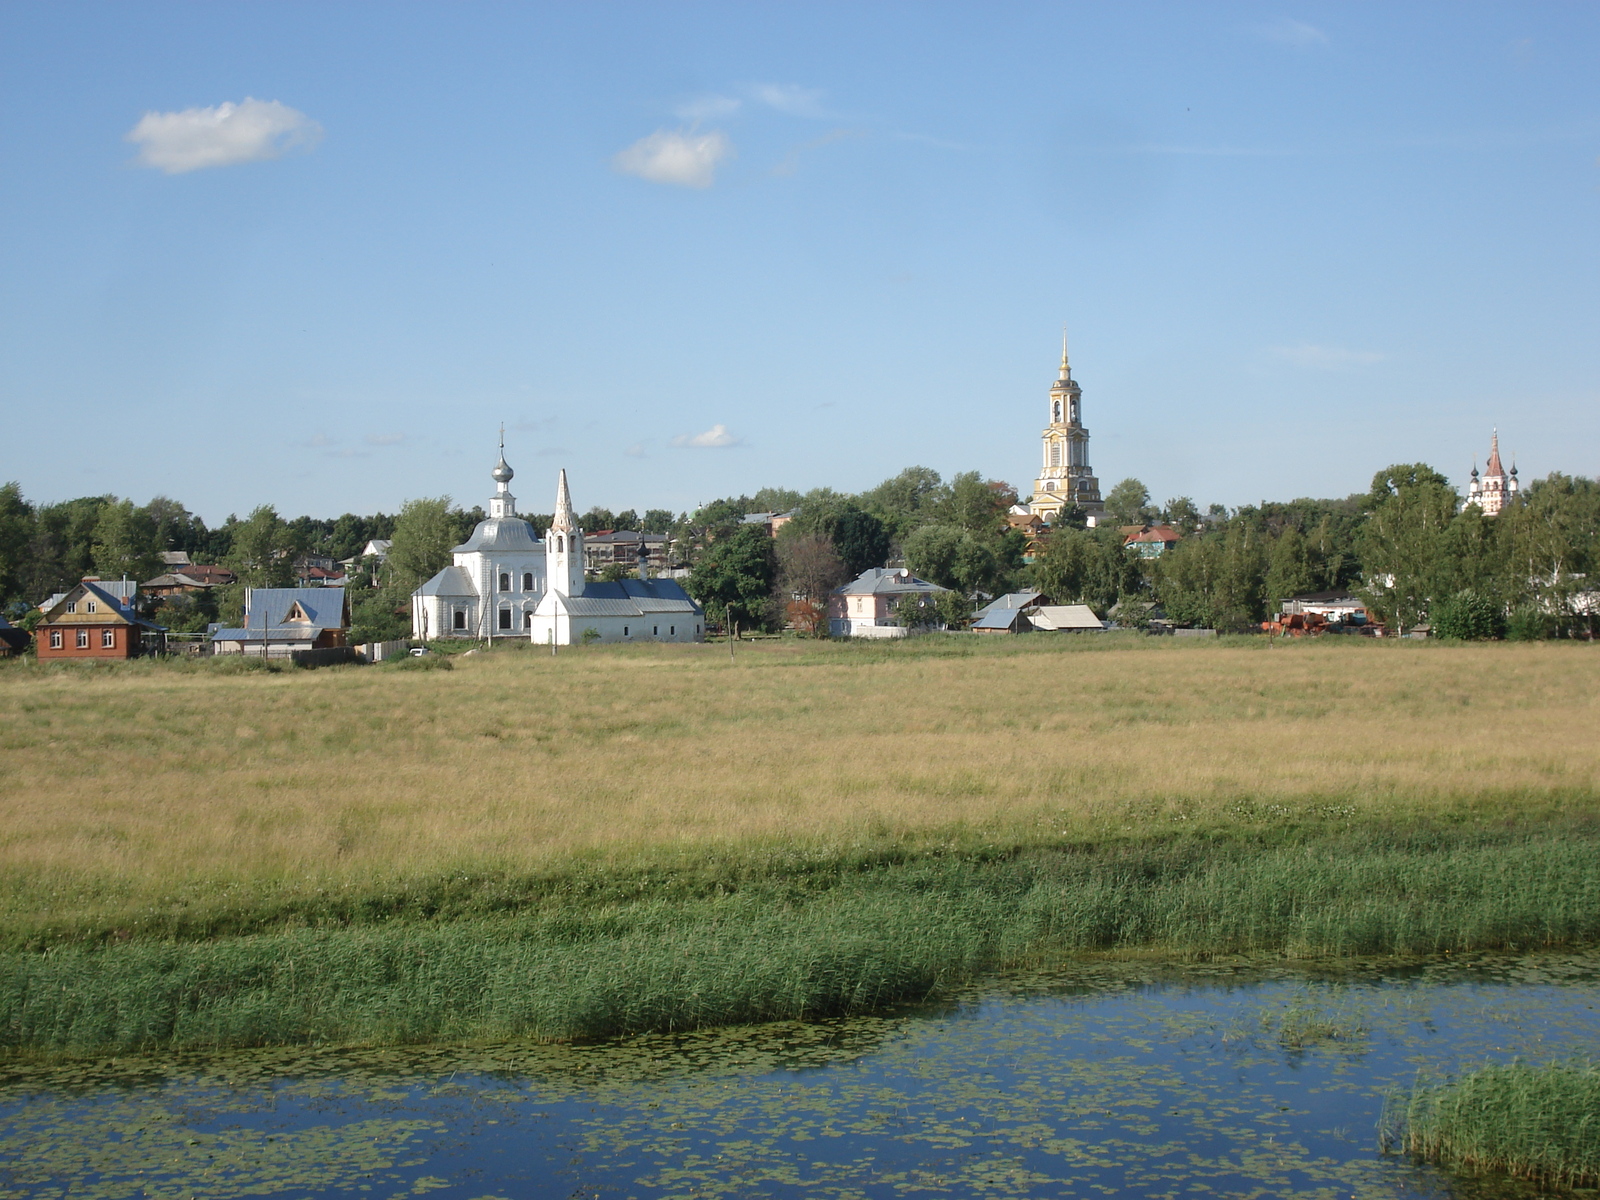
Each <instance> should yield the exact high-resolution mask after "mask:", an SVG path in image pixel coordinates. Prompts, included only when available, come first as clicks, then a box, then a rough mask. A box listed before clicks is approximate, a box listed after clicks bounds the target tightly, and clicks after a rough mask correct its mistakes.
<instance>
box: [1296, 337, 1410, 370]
mask: <svg viewBox="0 0 1600 1200" xmlns="http://www.w3.org/2000/svg"><path fill="white" fill-rule="evenodd" d="M1270 353H1271V354H1272V356H1273V357H1274V358H1276V359H1278V360H1280V361H1282V362H1286V363H1289V364H1290V365H1291V366H1296V367H1305V368H1308V369H1310V370H1313V371H1343V370H1347V369H1348V368H1350V367H1369V366H1371V365H1372V364H1373V363H1380V362H1383V361H1384V359H1386V358H1388V357H1389V356H1388V355H1387V354H1383V353H1380V352H1379V351H1377V350H1347V349H1345V348H1344V347H1343V346H1314V345H1312V344H1310V343H1309V342H1306V343H1302V344H1301V345H1298V346H1274V347H1273V348H1272V349H1271V351H1270Z"/></svg>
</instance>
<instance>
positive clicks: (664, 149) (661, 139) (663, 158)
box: [611, 129, 734, 188]
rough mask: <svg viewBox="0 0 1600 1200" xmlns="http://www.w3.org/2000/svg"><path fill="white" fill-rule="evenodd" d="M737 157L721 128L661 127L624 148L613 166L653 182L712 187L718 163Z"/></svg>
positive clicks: (613, 161) (626, 173)
mask: <svg viewBox="0 0 1600 1200" xmlns="http://www.w3.org/2000/svg"><path fill="white" fill-rule="evenodd" d="M733 156H734V152H733V143H732V142H730V141H729V140H728V137H727V135H726V134H724V133H721V132H720V131H717V130H713V131H712V132H710V133H695V132H693V131H692V130H678V131H677V132H671V131H669V130H665V129H660V130H657V131H656V132H655V133H652V134H651V135H650V136H649V137H647V138H640V139H639V140H638V141H637V142H635V143H634V144H633V145H631V146H629V147H628V148H627V149H626V150H623V151H621V152H620V153H619V154H617V156H616V157H615V158H613V159H612V160H611V165H612V167H613V168H615V169H616V170H618V171H621V172H622V173H623V174H624V175H637V176H638V177H639V178H640V179H648V180H649V181H650V182H651V183H673V184H677V185H678V186H679V187H692V188H708V187H710V186H711V184H712V183H713V182H714V181H715V178H716V171H717V164H718V163H720V162H722V160H723V159H725V158H732V157H733Z"/></svg>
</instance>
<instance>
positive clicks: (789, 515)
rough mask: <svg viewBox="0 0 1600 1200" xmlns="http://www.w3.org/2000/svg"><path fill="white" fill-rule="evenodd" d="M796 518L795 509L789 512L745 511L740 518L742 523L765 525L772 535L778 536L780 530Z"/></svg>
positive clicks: (768, 532) (769, 534)
mask: <svg viewBox="0 0 1600 1200" xmlns="http://www.w3.org/2000/svg"><path fill="white" fill-rule="evenodd" d="M793 519H794V512H793V510H791V511H789V512H758V513H745V514H744V516H742V517H740V518H739V524H741V525H765V526H766V528H767V534H768V536H770V537H777V536H778V530H780V529H782V528H783V527H784V526H785V525H787V524H788V523H789V522H790V521H792V520H793Z"/></svg>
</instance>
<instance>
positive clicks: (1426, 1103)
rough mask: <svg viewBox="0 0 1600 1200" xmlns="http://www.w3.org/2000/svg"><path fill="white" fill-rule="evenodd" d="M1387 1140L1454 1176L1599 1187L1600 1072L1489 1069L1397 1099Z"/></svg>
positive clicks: (1556, 1067)
mask: <svg viewBox="0 0 1600 1200" xmlns="http://www.w3.org/2000/svg"><path fill="white" fill-rule="evenodd" d="M1385 1125H1386V1135H1387V1137H1388V1138H1389V1139H1390V1140H1391V1141H1394V1142H1398V1144H1399V1145H1400V1146H1401V1147H1402V1148H1403V1149H1405V1150H1406V1151H1408V1152H1409V1153H1411V1154H1414V1155H1415V1156H1417V1157H1418V1158H1420V1159H1423V1160H1424V1161H1427V1162H1432V1163H1436V1164H1438V1165H1440V1166H1443V1167H1447V1168H1451V1169H1453V1170H1465V1171H1481V1172H1490V1171H1497V1172H1503V1173H1505V1174H1508V1175H1515V1176H1518V1177H1520V1178H1523V1179H1531V1180H1535V1181H1537V1182H1538V1183H1540V1184H1543V1185H1545V1186H1551V1187H1558V1188H1574V1187H1593V1186H1595V1185H1597V1184H1600V1067H1597V1066H1596V1065H1595V1064H1593V1063H1548V1064H1543V1065H1532V1064H1528V1063H1521V1062H1516V1063H1510V1064H1505V1065H1490V1066H1485V1067H1480V1068H1479V1069H1478V1070H1476V1071H1471V1072H1468V1073H1467V1074H1465V1075H1462V1076H1461V1077H1459V1078H1457V1079H1453V1080H1450V1081H1448V1082H1445V1083H1440V1084H1433V1085H1427V1084H1419V1085H1418V1086H1417V1087H1416V1088H1414V1089H1413V1090H1412V1092H1411V1093H1410V1095H1409V1096H1405V1097H1403V1098H1401V1099H1399V1100H1397V1101H1391V1103H1390V1107H1389V1110H1388V1111H1387V1112H1386V1113H1385Z"/></svg>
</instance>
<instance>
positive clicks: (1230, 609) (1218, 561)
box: [1154, 516, 1267, 632]
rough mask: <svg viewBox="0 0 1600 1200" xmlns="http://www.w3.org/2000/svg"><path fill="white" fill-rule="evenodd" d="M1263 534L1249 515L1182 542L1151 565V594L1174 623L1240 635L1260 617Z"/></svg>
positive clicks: (1264, 592)
mask: <svg viewBox="0 0 1600 1200" xmlns="http://www.w3.org/2000/svg"><path fill="white" fill-rule="evenodd" d="M1264 543H1265V534H1264V533H1263V531H1262V529H1261V527H1260V525H1259V524H1258V523H1257V522H1256V521H1255V520H1253V519H1251V518H1250V517H1249V516H1245V517H1243V518H1241V517H1237V516H1236V517H1234V518H1233V519H1232V520H1230V521H1229V522H1228V523H1227V525H1226V526H1225V527H1224V528H1222V529H1217V530H1210V531H1208V532H1206V533H1203V534H1197V535H1196V536H1194V537H1190V538H1184V539H1183V541H1181V542H1179V543H1177V544H1176V545H1175V546H1173V547H1172V548H1171V549H1169V550H1167V551H1166V552H1165V553H1164V554H1162V556H1161V557H1160V558H1159V559H1157V560H1156V561H1155V571H1154V576H1155V592H1156V597H1157V599H1158V600H1159V601H1160V603H1161V606H1162V608H1163V609H1164V610H1165V611H1166V614H1167V617H1168V619H1169V620H1171V621H1173V622H1174V623H1175V624H1178V625H1196V626H1200V627H1203V628H1207V629H1220V630H1226V631H1239V632H1242V631H1244V630H1248V629H1251V628H1256V627H1258V626H1259V622H1260V621H1261V619H1262V617H1263V616H1264V610H1265V607H1266V599H1267V589H1266V574H1267V554H1266V547H1265V545H1264Z"/></svg>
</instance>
